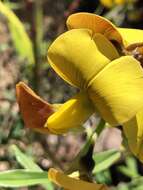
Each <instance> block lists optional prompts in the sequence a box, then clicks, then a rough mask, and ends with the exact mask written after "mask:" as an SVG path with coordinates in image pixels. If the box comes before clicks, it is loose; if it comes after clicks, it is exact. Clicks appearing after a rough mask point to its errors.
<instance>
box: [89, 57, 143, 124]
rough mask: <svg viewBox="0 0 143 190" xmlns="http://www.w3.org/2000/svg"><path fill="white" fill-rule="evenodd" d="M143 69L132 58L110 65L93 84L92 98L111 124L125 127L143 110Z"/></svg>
mask: <svg viewBox="0 0 143 190" xmlns="http://www.w3.org/2000/svg"><path fill="white" fill-rule="evenodd" d="M142 88H143V69H142V67H141V66H140V63H139V62H138V61H137V60H136V59H134V58H133V57H131V56H123V57H121V58H119V59H116V60H114V61H112V62H111V63H110V64H108V65H107V66H106V67H105V68H104V69H103V70H102V71H101V72H100V73H99V74H98V75H97V76H96V77H95V78H94V79H93V80H92V81H91V82H90V83H89V89H88V92H89V96H90V98H91V99H92V101H93V102H94V105H95V107H96V108H97V109H98V110H99V112H100V113H101V116H102V117H103V118H104V119H105V120H106V121H107V122H109V123H110V124H111V125H119V124H120V125H122V124H123V123H124V122H126V121H128V120H129V119H131V118H132V117H133V116H134V115H135V114H136V113H137V112H138V111H139V110H140V109H141V108H142V107H143V90H142Z"/></svg>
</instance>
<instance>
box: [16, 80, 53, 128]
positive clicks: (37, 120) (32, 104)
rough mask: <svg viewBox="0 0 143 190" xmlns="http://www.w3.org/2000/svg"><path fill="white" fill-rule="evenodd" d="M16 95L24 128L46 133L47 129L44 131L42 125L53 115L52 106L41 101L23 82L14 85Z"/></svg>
mask: <svg viewBox="0 0 143 190" xmlns="http://www.w3.org/2000/svg"><path fill="white" fill-rule="evenodd" d="M16 94H17V101H18V104H19V107H20V111H21V114H22V117H23V120H24V123H25V125H26V127H28V128H33V129H35V130H38V131H40V132H48V129H44V124H45V122H46V120H47V118H48V117H49V116H50V115H51V114H53V113H54V106H52V105H51V104H48V103H47V102H46V101H44V100H42V99H41V98H40V97H39V96H37V95H36V94H35V93H34V92H33V91H32V90H31V89H30V88H29V87H28V86H27V85H26V84H25V83H23V82H20V83H18V84H17V85H16Z"/></svg>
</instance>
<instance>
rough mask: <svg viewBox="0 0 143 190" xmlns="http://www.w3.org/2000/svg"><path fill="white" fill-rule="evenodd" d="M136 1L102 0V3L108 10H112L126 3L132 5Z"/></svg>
mask: <svg viewBox="0 0 143 190" xmlns="http://www.w3.org/2000/svg"><path fill="white" fill-rule="evenodd" d="M134 1H135V0H100V3H101V4H103V5H104V6H105V7H107V8H111V7H113V6H114V5H123V4H125V3H131V2H134Z"/></svg>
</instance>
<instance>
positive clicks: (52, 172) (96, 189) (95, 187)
mask: <svg viewBox="0 0 143 190" xmlns="http://www.w3.org/2000/svg"><path fill="white" fill-rule="evenodd" d="M48 178H49V179H50V180H51V181H53V182H54V183H55V184H57V185H58V186H60V187H63V188H64V189H65V190H79V189H81V190H88V189H89V190H108V189H109V188H108V187H107V186H105V185H103V184H97V183H90V182H86V181H83V180H79V179H75V178H72V177H69V176H67V175H65V174H63V173H62V172H60V171H58V170H56V169H53V168H51V169H49V171H48Z"/></svg>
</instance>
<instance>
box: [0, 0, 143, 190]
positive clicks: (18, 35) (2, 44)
mask: <svg viewBox="0 0 143 190" xmlns="http://www.w3.org/2000/svg"><path fill="white" fill-rule="evenodd" d="M0 2H3V3H4V5H5V7H7V9H5V8H3V7H2V6H1V5H0V171H4V170H8V169H13V168H20V166H19V165H18V163H17V162H16V161H15V159H14V158H13V155H12V154H11V153H10V151H9V146H11V145H12V144H16V145H18V147H19V148H21V150H23V151H24V152H25V153H26V154H27V155H29V156H31V157H32V158H33V159H34V161H35V162H36V163H37V164H38V165H39V166H40V167H41V168H42V169H44V170H48V168H49V167H52V166H53V167H57V168H61V169H65V168H66V167H67V164H68V162H70V161H71V160H72V159H73V158H74V156H75V155H76V154H77V153H78V151H79V150H80V148H81V147H82V145H83V144H84V142H85V139H86V133H82V134H81V133H77V134H74V135H73V134H69V135H68V136H56V135H41V134H39V133H36V132H34V131H32V130H29V129H26V128H25V127H24V123H23V121H22V119H21V115H20V113H19V108H18V105H17V103H16V95H15V85H16V83H17V82H19V81H24V82H26V83H27V84H29V86H30V87H31V88H32V89H33V90H35V91H36V92H37V93H38V94H39V95H40V96H41V97H43V98H44V99H45V100H47V101H48V102H50V103H62V102H65V101H66V100H67V99H68V98H69V97H71V96H72V95H73V94H75V93H76V90H75V89H74V88H72V87H71V86H69V85H68V84H67V83H65V82H64V81H63V80H62V79H60V78H59V77H58V76H57V75H56V74H55V72H54V71H53V70H52V69H51V68H50V66H49V64H48V63H47V58H46V56H47V50H48V47H49V45H50V44H51V42H52V41H53V40H54V39H55V38H56V37H57V36H58V35H60V34H61V33H63V32H64V31H66V26H65V22H66V19H67V17H68V16H69V15H70V14H72V13H75V12H90V13H95V14H98V15H102V16H104V17H106V18H108V19H109V20H111V21H112V22H113V23H114V24H115V25H116V26H119V27H128V28H138V29H142V28H143V1H142V0H122V1H114V0H113V1H112V0H102V1H98V0H37V1H36V0H5V1H0ZM7 10H9V11H12V12H13V13H14V14H15V15H16V16H17V17H18V18H19V20H17V18H15V15H14V16H13V14H12V15H11V14H9V13H8V12H7ZM32 47H33V49H32ZM95 125H96V119H94V118H91V119H90V120H89V121H88V122H87V123H86V126H87V127H89V128H90V127H93V126H95ZM104 133H105V134H102V137H101V140H99V142H98V143H97V144H98V145H96V147H95V150H96V151H102V150H107V149H109V148H112V145H113V144H116V148H119V146H120V143H121V132H120V131H118V130H116V129H113V130H112V131H110V135H111V137H110V138H109V131H105V132H104ZM109 139H113V140H112V142H111V141H109ZM113 148H114V147H113ZM131 159H133V163H134V165H135V167H136V170H137V172H138V173H140V174H142V173H143V170H142V165H141V164H140V163H139V162H137V161H136V159H135V158H131ZM120 164H123V165H125V159H124V158H123V159H122V161H121V162H119V163H116V164H115V165H114V166H113V167H112V168H111V169H110V172H109V171H108V175H107V174H106V175H105V178H103V179H101V176H99V178H98V180H99V181H106V182H107V183H109V184H110V185H116V184H118V183H119V182H123V181H125V182H129V181H130V180H131V177H130V176H127V175H125V174H124V172H119V171H118V172H117V166H118V165H120ZM105 173H107V172H105ZM117 173H118V175H117ZM109 174H110V175H109ZM112 176H114V178H113V177H112ZM115 176H116V178H115ZM1 189H2V188H1ZM5 189H6V188H5ZM19 189H20V190H27V189H35V190H42V189H43V188H42V187H41V186H35V187H30V188H27V187H24V188H19Z"/></svg>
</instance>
